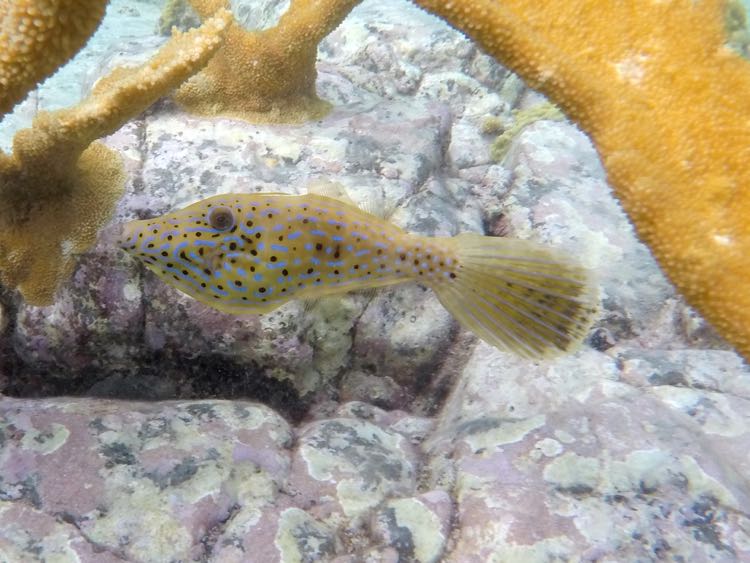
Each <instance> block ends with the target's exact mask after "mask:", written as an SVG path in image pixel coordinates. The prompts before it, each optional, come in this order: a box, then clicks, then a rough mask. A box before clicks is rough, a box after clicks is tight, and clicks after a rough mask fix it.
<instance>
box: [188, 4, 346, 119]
mask: <svg viewBox="0 0 750 563" xmlns="http://www.w3.org/2000/svg"><path fill="white" fill-rule="evenodd" d="M359 1H360V0H316V1H315V2H309V1H305V0H292V2H291V5H290V6H289V9H288V10H287V12H286V13H285V14H284V15H283V16H282V17H281V19H280V20H279V23H278V25H276V26H275V27H272V28H270V29H266V30H263V31H246V30H245V29H243V28H242V26H240V25H239V24H238V23H237V22H234V23H233V24H232V25H231V26H230V28H229V30H228V31H227V38H226V43H225V45H224V47H222V48H221V49H219V52H218V53H216V56H215V57H214V58H213V59H212V60H211V62H210V63H209V64H208V66H207V67H206V69H205V70H204V71H203V72H201V73H199V74H198V75H196V76H195V77H193V78H192V79H191V80H189V81H188V82H187V83H185V84H184V85H183V86H182V87H181V88H180V89H179V90H178V91H177V93H176V95H175V99H176V100H177V102H178V103H179V104H180V105H182V106H183V107H184V108H185V109H187V110H188V111H191V112H193V113H198V114H201V115H227V116H233V117H239V118H241V119H246V120H248V121H251V122H256V123H257V122H271V123H299V122H302V121H307V120H311V119H318V118H320V117H322V116H324V115H325V114H326V113H328V111H329V109H330V105H329V104H328V103H327V102H324V101H323V100H321V99H320V98H318V96H317V94H316V93H315V78H316V76H317V72H316V70H315V60H316V57H317V51H318V43H320V41H321V40H322V39H323V38H324V37H325V36H326V35H328V34H329V33H330V32H331V31H333V30H334V29H335V28H336V26H338V25H339V23H341V21H342V20H343V19H344V17H346V15H347V14H348V13H349V12H350V11H351V9H352V8H353V7H354V6H356V5H357V4H358V3H359ZM191 4H192V5H193V7H194V8H195V10H196V11H197V12H198V14H199V15H200V16H201V18H205V17H207V16H208V15H210V14H212V13H214V12H215V11H216V9H217V8H220V7H226V6H227V4H228V0H191Z"/></svg>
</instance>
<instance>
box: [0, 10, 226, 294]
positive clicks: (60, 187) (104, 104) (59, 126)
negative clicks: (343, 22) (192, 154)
mask: <svg viewBox="0 0 750 563" xmlns="http://www.w3.org/2000/svg"><path fill="white" fill-rule="evenodd" d="M229 20H230V16H229V14H228V13H227V12H222V13H220V14H217V16H216V17H214V18H211V19H209V20H208V21H206V23H205V24H204V25H203V26H202V27H201V28H198V29H196V30H192V31H190V32H188V33H185V34H178V35H176V36H175V37H174V38H172V39H171V40H170V41H169V42H168V43H167V44H166V45H165V46H164V47H162V49H161V50H160V51H159V52H158V53H157V54H156V55H155V56H154V57H153V58H152V59H151V60H150V61H148V62H147V63H145V64H144V65H142V66H140V67H136V68H133V69H116V70H115V71H114V72H113V73H112V74H111V75H110V76H108V77H107V78H105V79H103V80H101V81H100V82H99V83H98V84H97V86H96V88H95V89H94V92H93V93H92V95H91V96H90V97H89V98H88V99H86V100H84V101H83V102H81V104H80V105H78V106H76V107H73V108H70V109H64V110H58V111H54V112H49V113H41V114H39V116H38V117H37V118H36V119H35V120H34V123H33V127H32V128H30V129H25V130H22V131H19V132H18V134H16V136H15V138H14V139H13V154H12V155H5V154H2V153H0V281H1V282H2V283H3V284H4V285H6V286H9V287H14V286H18V288H19V289H20V290H21V292H22V293H23V295H24V297H25V298H26V300H27V301H28V302H29V303H32V304H34V305H45V304H49V303H50V302H51V301H52V298H53V296H54V293H55V291H56V289H57V287H58V284H59V283H60V281H61V280H63V279H65V278H66V277H67V276H68V275H69V274H70V272H71V270H72V267H73V264H74V260H75V257H76V254H79V253H81V252H83V251H84V250H86V249H87V248H88V247H90V246H91V245H92V244H93V242H94V240H95V237H96V234H97V231H98V230H99V228H100V227H101V226H102V225H103V224H104V223H105V222H106V221H107V220H108V218H109V217H110V215H111V213H112V210H113V209H114V205H115V203H116V202H117V200H118V199H119V197H120V195H121V194H122V189H123V184H124V173H123V169H122V163H121V160H120V157H119V156H118V155H117V154H116V153H115V152H113V151H111V150H110V149H108V148H106V147H105V146H104V145H103V144H101V143H93V144H92V141H94V140H95V139H97V138H99V137H101V136H103V135H107V134H109V133H111V132H113V131H115V130H116V129H118V128H119V127H121V126H122V125H123V124H124V123H125V122H126V121H127V120H128V119H130V118H131V117H133V116H135V115H138V114H139V113H140V112H142V111H143V110H144V109H145V108H146V107H148V106H149V105H151V104H152V103H153V102H154V101H155V100H156V99H158V98H159V97H160V96H163V95H164V94H166V93H168V92H169V91H171V90H172V89H174V88H175V87H176V86H178V85H179V84H180V83H182V82H183V81H184V80H185V79H186V78H187V77H189V76H190V75H192V74H193V73H194V72H196V71H197V70H198V69H200V68H202V67H203V66H204V65H205V64H206V62H207V61H208V59H209V58H210V57H211V55H212V54H213V53H214V52H215V51H216V49H218V47H219V45H220V44H221V41H222V35H221V34H222V33H223V31H224V29H225V28H226V26H227V25H228V22H229Z"/></svg>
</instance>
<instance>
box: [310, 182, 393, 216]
mask: <svg viewBox="0 0 750 563" xmlns="http://www.w3.org/2000/svg"><path fill="white" fill-rule="evenodd" d="M307 192H308V193H311V194H317V195H322V196H326V197H330V198H333V199H337V200H338V201H341V202H343V203H346V204H348V205H352V206H354V207H358V208H359V209H361V210H362V211H365V212H366V213H369V214H370V215H375V217H379V218H380V219H388V218H390V216H391V215H393V212H394V211H395V210H396V206H395V204H394V203H393V202H391V203H390V204H388V205H386V204H384V202H379V201H378V200H377V198H374V197H372V196H367V197H366V198H365V199H364V200H363V201H361V202H360V203H357V202H355V201H354V200H352V198H351V197H349V192H348V191H347V190H346V187H344V185H343V184H340V183H339V182H331V181H329V180H320V179H318V180H314V181H312V182H310V184H308V186H307Z"/></svg>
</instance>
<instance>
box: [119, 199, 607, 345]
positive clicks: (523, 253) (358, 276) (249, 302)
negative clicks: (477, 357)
mask: <svg viewBox="0 0 750 563" xmlns="http://www.w3.org/2000/svg"><path fill="white" fill-rule="evenodd" d="M324 193H329V195H331V193H332V192H331V190H326V191H325V192H324ZM329 195H321V194H320V193H308V194H307V195H284V194H271V193H258V194H226V195H218V196H214V197H210V198H207V199H204V200H203V201H200V202H198V203H195V204H193V205H190V206H188V207H186V208H184V209H181V210H179V211H175V212H173V213H169V214H166V215H163V216H162V217H158V218H155V219H146V220H140V221H131V222H129V223H126V224H125V225H124V226H123V228H122V232H121V234H120V238H121V240H120V245H121V247H122V248H123V249H125V250H126V251H127V252H129V253H130V254H132V255H133V256H135V257H136V258H138V259H139V260H141V261H143V262H144V264H145V265H146V266H147V267H148V268H149V269H150V270H152V271H153V272H154V273H155V274H156V275H157V276H159V277H160V278H161V279H162V280H164V281H165V282H166V283H168V284H170V285H172V286H174V287H176V288H177V289H179V290H180V291H182V292H184V293H186V294H187V295H189V296H191V297H193V298H195V299H197V300H198V301H201V302H203V303H205V304H207V305H210V306H211V307H215V308H216V309H219V310H220V311H224V312H227V313H233V314H247V313H265V312H268V311H271V310H272V309H275V308H276V307H278V306H279V305H281V304H283V303H286V302H287V301H289V300H291V299H311V298H317V297H321V296H325V295H330V294H334V293H343V292H347V291H352V290H356V289H366V288H373V287H381V286H386V285H392V284H397V283H403V282H417V283H420V284H423V285H425V286H427V287H429V288H430V289H432V290H433V291H435V293H436V294H437V296H438V298H439V299H440V302H441V303H442V304H443V305H444V306H445V308H446V309H448V310H449V311H450V312H451V313H452V314H453V315H454V316H455V317H456V318H457V319H458V320H459V322H460V323H461V324H462V325H464V326H465V327H467V328H468V329H470V330H471V331H473V332H474V333H475V334H476V335H478V336H479V337H481V338H482V339H484V340H485V341H487V342H489V343H490V344H492V345H494V346H496V347H497V348H500V349H502V350H510V351H513V352H515V353H517V354H520V355H522V356H525V357H530V358H538V357H546V356H552V355H556V354H559V353H561V352H566V351H569V350H571V348H573V347H575V346H576V345H577V344H578V343H579V342H580V341H581V339H582V338H583V337H584V336H585V334H586V333H587V331H588V329H589V327H590V325H591V323H592V322H593V319H594V316H595V313H596V309H597V306H596V304H597V297H596V291H595V289H594V287H593V285H592V283H591V281H590V277H589V275H588V273H587V271H586V270H584V269H583V268H581V267H579V266H578V265H576V264H575V263H573V262H572V261H571V260H570V259H569V258H567V257H566V256H564V255H561V254H560V253H558V252H557V251H555V250H552V249H550V248H546V247H543V246H540V245H538V244H534V243H531V242H528V241H522V240H514V239H507V238H498V237H488V236H482V235H477V234H460V235H458V236H455V237H425V236H417V235H413V234H409V233H407V232H405V231H404V230H402V229H401V228H399V227H397V226H396V225H394V224H392V223H390V222H389V221H387V220H385V219H381V218H380V217H377V216H375V215H373V214H371V213H368V212H366V211H364V210H362V209H360V208H358V207H357V206H355V205H354V204H353V202H351V200H349V199H348V197H347V196H346V195H345V193H343V192H342V191H341V190H338V191H337V192H336V194H335V195H336V197H329Z"/></svg>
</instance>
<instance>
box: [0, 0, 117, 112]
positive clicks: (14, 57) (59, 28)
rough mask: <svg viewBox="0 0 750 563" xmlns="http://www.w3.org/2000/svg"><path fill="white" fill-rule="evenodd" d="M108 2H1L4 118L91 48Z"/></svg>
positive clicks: (0, 67) (0, 80) (0, 105)
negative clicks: (91, 42) (57, 71)
mask: <svg viewBox="0 0 750 563" xmlns="http://www.w3.org/2000/svg"><path fill="white" fill-rule="evenodd" d="M106 6H107V0H44V1H38V0H37V1H35V0H3V2H0V116H2V115H3V114H5V113H7V112H9V111H10V110H11V109H13V106H14V105H15V104H17V103H18V102H20V101H21V100H23V98H24V97H25V96H26V94H28V92H29V91H31V90H33V89H34V88H35V87H36V85H37V84H38V83H39V82H40V81H41V80H44V79H45V78H47V77H48V76H50V75H51V74H52V73H53V72H55V71H56V70H57V69H58V68H59V67H60V66H62V65H63V64H64V63H65V62H67V61H68V59H70V58H71V57H72V56H73V55H75V54H76V53H77V52H78V50H79V49H80V48H81V47H83V46H84V45H85V44H86V41H88V39H89V37H90V36H91V34H93V33H94V31H95V30H96V28H97V27H98V26H99V23H100V22H101V20H102V18H103V17H104V11H105V8H106Z"/></svg>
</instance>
